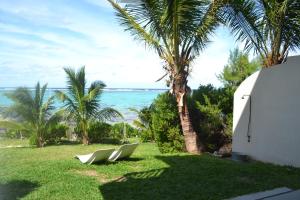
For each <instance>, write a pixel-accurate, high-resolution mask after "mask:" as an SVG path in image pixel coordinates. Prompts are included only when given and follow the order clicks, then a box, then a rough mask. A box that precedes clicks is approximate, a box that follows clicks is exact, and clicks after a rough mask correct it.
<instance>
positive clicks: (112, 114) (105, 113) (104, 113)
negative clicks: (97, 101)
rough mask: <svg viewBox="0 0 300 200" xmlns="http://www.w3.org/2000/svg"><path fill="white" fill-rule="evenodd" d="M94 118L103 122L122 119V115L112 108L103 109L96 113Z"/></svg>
mask: <svg viewBox="0 0 300 200" xmlns="http://www.w3.org/2000/svg"><path fill="white" fill-rule="evenodd" d="M95 118H96V119H98V120H100V121H105V120H108V121H111V120H113V119H116V118H122V119H123V115H122V114H121V113H120V112H119V111H117V110H115V109H113V108H104V109H102V110H100V111H98V112H97V115H96V116H95Z"/></svg>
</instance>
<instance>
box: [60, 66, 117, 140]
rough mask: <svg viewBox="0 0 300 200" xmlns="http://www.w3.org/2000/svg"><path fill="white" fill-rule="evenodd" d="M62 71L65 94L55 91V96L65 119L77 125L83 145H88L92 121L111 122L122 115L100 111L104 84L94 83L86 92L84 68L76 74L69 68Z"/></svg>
mask: <svg viewBox="0 0 300 200" xmlns="http://www.w3.org/2000/svg"><path fill="white" fill-rule="evenodd" d="M64 70H65V72H66V74H67V84H68V87H67V93H64V92H62V91H56V96H57V98H58V99H59V100H61V101H62V102H63V103H64V106H63V107H64V110H65V111H66V115H67V117H68V118H69V119H72V120H75V121H76V122H77V123H78V126H79V128H80V129H81V131H82V142H83V144H89V137H88V129H89V124H90V122H91V121H92V120H100V121H104V120H111V119H113V118H116V117H122V115H121V114H120V113H119V112H118V111H116V110H114V109H112V108H103V109H100V96H101V94H102V89H103V88H104V87H105V84H104V83H103V82H101V81H95V82H93V83H91V85H90V87H89V88H88V89H87V90H86V89H85V88H86V78H85V67H82V68H80V69H79V70H78V72H75V70H73V69H71V68H64Z"/></svg>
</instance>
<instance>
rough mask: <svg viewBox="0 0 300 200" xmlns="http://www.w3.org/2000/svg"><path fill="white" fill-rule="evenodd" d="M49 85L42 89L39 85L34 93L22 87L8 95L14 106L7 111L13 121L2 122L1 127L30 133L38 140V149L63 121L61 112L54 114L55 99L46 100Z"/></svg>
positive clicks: (38, 84)
mask: <svg viewBox="0 0 300 200" xmlns="http://www.w3.org/2000/svg"><path fill="white" fill-rule="evenodd" d="M46 89H47V85H44V86H43V87H42V88H41V87H40V83H37V85H36V86H35V90H34V91H33V92H32V91H30V90H29V89H28V88H25V87H20V88H17V89H16V90H15V91H14V92H12V93H9V94H6V96H7V97H8V98H10V99H11V100H12V101H13V104H12V105H11V106H10V107H9V108H8V109H7V110H6V115H7V116H10V117H11V118H12V119H13V120H6V121H1V122H0V126H3V127H6V128H9V129H15V130H20V131H24V132H29V133H31V134H33V137H34V138H36V144H37V146H38V147H43V146H44V135H45V134H46V133H47V131H49V128H51V127H52V126H53V125H56V124H57V123H58V122H59V121H60V120H61V112H60V111H58V112H55V113H54V112H53V111H54V109H55V107H54V97H53V96H51V97H50V98H48V99H47V100H45V92H46Z"/></svg>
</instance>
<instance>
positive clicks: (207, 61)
mask: <svg viewBox="0 0 300 200" xmlns="http://www.w3.org/2000/svg"><path fill="white" fill-rule="evenodd" d="M211 40H212V41H213V42H212V43H211V44H210V45H209V46H208V47H207V49H206V50H205V51H204V52H203V53H202V54H201V55H200V56H199V57H198V58H197V59H196V60H195V62H194V63H193V72H192V75H191V77H190V80H189V85H190V86H191V87H192V88H197V87H198V86H199V84H207V83H212V84H214V85H216V86H220V82H219V81H218V80H217V78H216V74H218V73H219V72H220V71H221V70H222V68H223V66H224V65H225V64H226V62H227V59H228V56H229V50H230V49H233V48H234V47H235V46H236V45H237V44H236V43H235V42H234V40H233V38H232V37H231V36H230V33H229V32H228V30H226V29H225V28H219V29H218V31H217V32H216V34H215V35H214V36H213V37H212V38H211ZM83 65H85V66H86V72H87V78H88V80H89V81H93V80H102V81H104V82H105V83H106V85H107V86H108V87H135V88H164V87H165V82H164V81H161V82H159V83H156V82H155V80H157V79H158V78H160V77H161V76H162V75H163V74H164V72H163V70H162V67H161V66H162V61H161V60H160V59H159V58H158V56H157V55H156V54H155V53H154V52H152V51H151V50H147V49H146V48H145V45H144V44H143V43H140V42H137V41H134V40H133V38H132V37H131V36H130V35H129V33H127V32H124V31H123V28H122V27H121V26H119V24H118V22H117V20H116V18H115V16H114V11H113V9H112V8H111V6H110V5H109V4H108V3H107V2H106V1H105V0H76V1H74V0H40V1H38V0H0V87H15V86H28V87H32V86H34V85H35V83H36V82H37V81H40V82H41V83H48V85H49V87H64V86H65V74H64V71H63V67H73V68H79V67H80V66H83Z"/></svg>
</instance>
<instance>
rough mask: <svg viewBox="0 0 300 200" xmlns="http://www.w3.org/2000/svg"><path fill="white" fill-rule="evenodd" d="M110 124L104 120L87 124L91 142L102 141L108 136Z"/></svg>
mask: <svg viewBox="0 0 300 200" xmlns="http://www.w3.org/2000/svg"><path fill="white" fill-rule="evenodd" d="M111 129H112V126H111V125H110V124H108V123H105V122H92V123H90V124H89V129H88V132H89V138H90V142H91V143H102V142H103V140H104V138H108V137H109V134H110V132H111Z"/></svg>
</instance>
